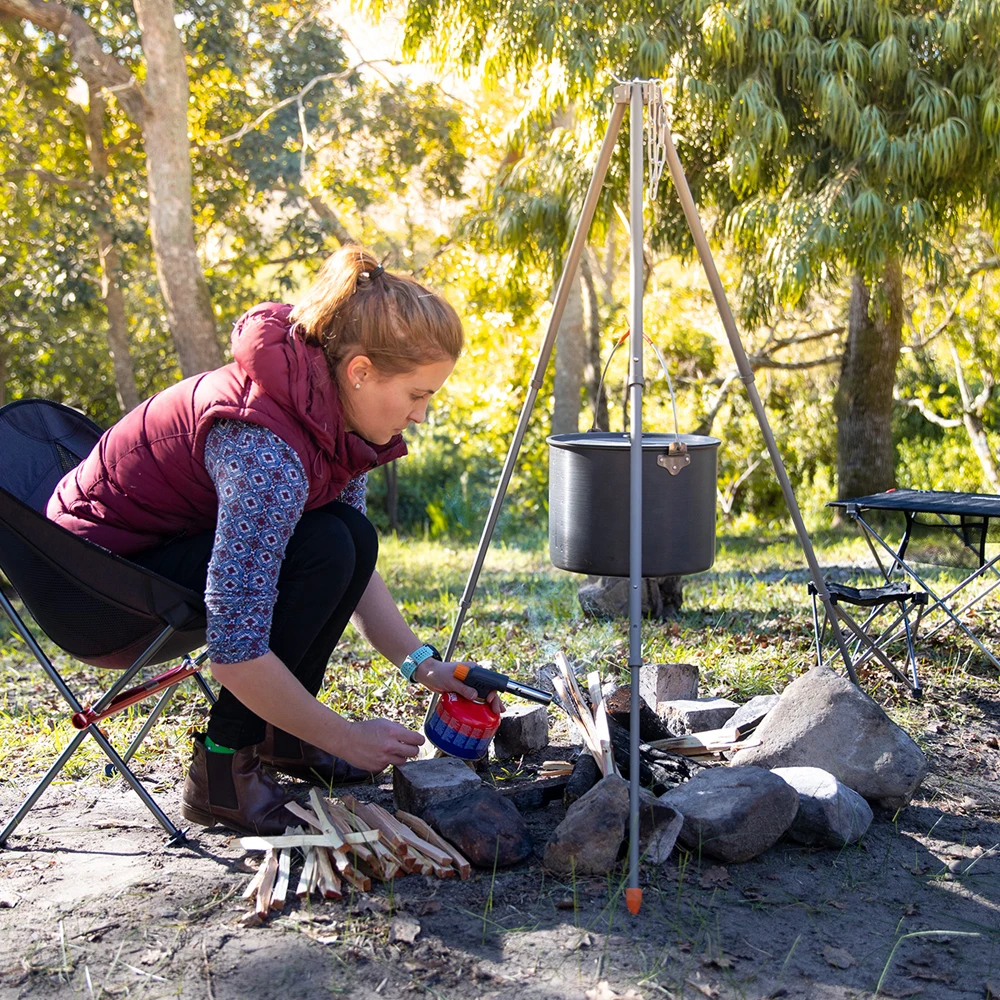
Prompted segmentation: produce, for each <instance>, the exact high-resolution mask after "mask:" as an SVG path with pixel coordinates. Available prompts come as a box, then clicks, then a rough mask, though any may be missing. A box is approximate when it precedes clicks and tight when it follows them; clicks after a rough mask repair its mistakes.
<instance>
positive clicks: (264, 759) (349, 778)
mask: <svg viewBox="0 0 1000 1000" xmlns="http://www.w3.org/2000/svg"><path fill="white" fill-rule="evenodd" d="M257 756H258V757H259V758H260V762H261V763H262V764H263V765H264V766H265V767H269V768H271V769H273V770H275V771H280V772H281V773H282V774H287V775H289V776H290V777H292V778H298V779H299V780H300V781H310V782H312V783H313V784H314V785H321V786H323V787H326V788H330V787H333V786H336V785H356V784H358V783H359V782H362V781H368V782H370V781H372V780H373V779H374V778H376V777H377V776H378V775H379V774H382V773H383V772H382V771H364V770H362V769H361V768H360V767H355V766H354V765H353V764H348V763H347V761H346V760H343V759H342V758H340V757H334V756H333V754H330V753H327V752H326V751H325V750H320V748H319V747H315V746H313V745H312V744H311V743H305V742H303V741H302V740H300V739H299V738H298V737H297V736H292V734H291V733H286V732H285V731H284V730H283V729H275V728H274V726H272V725H270V723H269V724H268V727H267V733H266V734H265V736H264V742H263V743H258V744H257Z"/></svg>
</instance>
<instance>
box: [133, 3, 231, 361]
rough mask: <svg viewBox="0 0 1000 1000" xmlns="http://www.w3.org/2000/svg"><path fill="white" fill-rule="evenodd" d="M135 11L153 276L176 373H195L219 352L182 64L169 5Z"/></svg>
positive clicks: (143, 6)
mask: <svg viewBox="0 0 1000 1000" xmlns="http://www.w3.org/2000/svg"><path fill="white" fill-rule="evenodd" d="M135 13H136V17H137V18H138V20H139V29H140V31H141V32H142V48H143V54H144V55H145V60H146V85H145V94H146V99H147V101H148V103H149V112H148V114H147V115H146V119H145V121H144V123H143V139H144V145H145V148H146V179H147V182H148V188H149V224H150V232H151V235H152V238H153V252H154V253H155V255H156V272H157V278H158V279H159V284H160V291H161V292H162V294H163V299H164V302H165V303H166V307H167V322H168V323H169V325H170V332H171V333H172V334H173V339H174V346H175V348H176V349H177V358H178V360H179V361H180V366H181V372H182V373H183V374H184V375H185V376H187V375H195V374H197V373H198V372H203V371H207V370H209V369H211V368H217V367H218V366H219V365H221V364H222V350H221V348H220V346H219V342H218V339H217V337H216V328H215V316H214V314H213V312H212V302H211V299H210V298H209V294H208V286H207V285H206V284H205V276H204V274H203V273H202V269H201V262H200V261H199V260H198V252H197V249H196V247H195V241H194V225H193V221H192V211H191V151H190V145H189V142H188V121H187V108H188V99H189V96H190V94H189V88H188V77H187V64H186V63H185V59H184V47H183V45H182V44H181V38H180V35H179V33H178V31H177V26H176V25H175V24H174V5H173V2H172V0H135Z"/></svg>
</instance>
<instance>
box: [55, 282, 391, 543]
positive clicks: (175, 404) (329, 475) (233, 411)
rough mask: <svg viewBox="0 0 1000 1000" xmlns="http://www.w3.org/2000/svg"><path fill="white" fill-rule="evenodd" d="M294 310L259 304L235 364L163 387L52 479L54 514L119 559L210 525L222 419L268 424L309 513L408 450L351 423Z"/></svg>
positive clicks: (238, 333)
mask: <svg viewBox="0 0 1000 1000" xmlns="http://www.w3.org/2000/svg"><path fill="white" fill-rule="evenodd" d="M291 311H292V307H291V306H289V305H280V304H278V303H273V302H268V303H264V304H263V305H259V306H255V307H254V308H253V309H251V310H250V311H249V312H248V313H246V314H245V315H244V316H243V317H242V318H241V319H240V320H239V321H238V322H237V324H236V326H235V328H234V330H233V338H232V348H233V358H234V359H235V360H234V361H233V363H232V364H229V365H226V366H225V367H223V368H217V369H216V370H215V371H211V372H206V373H205V374H203V375H195V376H193V377H191V378H187V379H184V381H183V382H178V383H177V384H176V385H173V386H171V387H170V388H169V389H165V390H164V391H163V392H159V393H157V394H156V395H155V396H153V397H152V398H151V399H147V400H146V402H145V403H143V404H142V405H141V406H138V407H136V408H135V409H134V410H133V411H132V412H131V413H129V414H127V415H126V416H125V417H123V418H122V419H121V420H120V421H118V423H117V424H115V425H114V427H112V428H111V429H110V430H108V431H106V432H105V433H104V435H103V436H102V437H101V439H100V440H99V441H98V442H97V444H96V445H95V447H94V450H93V451H92V452H91V453H90V455H89V456H88V457H87V458H86V459H84V461H83V462H82V463H81V464H80V465H78V466H77V467H76V468H75V469H73V470H72V471H71V472H68V473H67V474H66V475H65V476H64V477H63V479H62V481H61V482H60V483H59V485H58V486H57V487H56V489H55V492H54V493H53V495H52V498H51V499H50V500H49V503H48V508H47V511H46V513H47V514H48V516H49V517H50V518H51V519H52V520H53V521H55V522H56V523H57V524H61V525H62V526H63V527H64V528H68V529H69V530H70V531H72V532H74V533H75V534H78V535H82V536H83V537H85V538H87V539H89V540H90V541H92V542H96V543H97V544H98V545H103V546H104V547H105V548H108V549H111V551H112V552H116V553H118V554H119V555H124V556H127V555H130V554H131V553H134V552H141V551H142V550H143V549H148V548H152V547H153V546H156V545H160V544H162V543H164V542H166V541H169V540H170V539H172V538H176V537H178V536H179V535H182V534H193V533H195V532H199V531H207V530H210V529H213V528H214V527H215V521H216V514H217V505H218V500H217V497H216V494H215V486H214V485H213V483H212V480H211V479H210V478H209V475H208V472H207V471H206V470H205V461H204V451H205V436H206V435H207V434H208V430H209V428H210V427H211V425H212V421H214V420H217V419H220V418H231V419H237V420H246V421H249V422H250V423H255V424H262V425H263V426H264V427H267V428H268V429H269V430H271V431H273V432H274V433H275V434H277V435H278V436H279V437H280V438H282V439H283V440H284V441H285V442H287V443H288V444H289V445H290V446H291V447H292V448H294V449H295V452H296V454H297V455H298V456H299V459H300V460H301V462H302V465H303V467H304V468H305V471H306V475H307V476H308V479H309V498H308V500H307V501H306V510H312V509H313V508H315V507H320V506H322V505H323V504H325V503H329V502H330V501H331V500H335V499H336V498H337V497H338V496H339V495H340V493H341V491H342V490H343V488H344V487H345V486H346V485H347V482H348V481H349V480H350V479H351V478H353V477H354V476H356V475H358V474H359V473H361V472H367V471H368V470H369V469H372V468H375V466H377V465H383V464H384V463H386V462H390V461H392V459H394V458H399V457H400V456H401V455H405V454H406V445H405V444H404V443H403V439H402V438H401V437H399V436H396V437H394V438H393V439H392V440H391V441H390V442H389V443H388V444H386V445H381V446H375V445H372V444H370V443H369V442H368V441H365V440H364V439H363V438H360V437H358V435H356V434H352V433H348V432H346V431H345V430H344V421H343V411H342V410H341V407H340V403H339V401H338V399H337V388H336V384H335V383H334V381H333V380H332V379H331V378H330V374H329V370H328V368H327V366H326V359H325V358H324V356H323V352H322V350H320V349H319V348H318V347H309V346H307V345H306V344H304V343H303V342H302V341H301V340H300V339H299V338H298V337H297V336H296V335H295V334H294V333H293V331H292V328H291V324H290V322H289V314H290V313H291Z"/></svg>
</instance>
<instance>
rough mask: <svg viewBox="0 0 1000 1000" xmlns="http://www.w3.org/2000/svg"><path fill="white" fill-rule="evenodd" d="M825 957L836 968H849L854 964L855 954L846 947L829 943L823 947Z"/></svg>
mask: <svg viewBox="0 0 1000 1000" xmlns="http://www.w3.org/2000/svg"><path fill="white" fill-rule="evenodd" d="M823 957H824V958H825V959H826V961H827V964H829V965H832V966H833V967H834V968H835V969H849V968H850V967H851V966H852V965H854V956H853V955H852V954H851V953H850V952H849V951H848V950H847V949H846V948H834V947H833V945H829V944H828V945H827V946H826V947H825V948H824V949H823Z"/></svg>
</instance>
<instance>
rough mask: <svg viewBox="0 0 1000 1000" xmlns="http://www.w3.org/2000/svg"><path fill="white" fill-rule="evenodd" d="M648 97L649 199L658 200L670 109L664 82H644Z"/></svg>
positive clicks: (647, 150) (665, 155) (664, 159)
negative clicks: (665, 98) (664, 90)
mask: <svg viewBox="0 0 1000 1000" xmlns="http://www.w3.org/2000/svg"><path fill="white" fill-rule="evenodd" d="M643 87H644V90H645V97H646V156H647V158H648V159H649V200H650V201H656V191H657V189H658V188H659V186H660V177H661V176H662V174H663V167H664V164H665V163H666V162H667V134H668V127H669V118H670V114H669V109H668V106H667V104H666V103H665V102H664V100H663V84H662V82H661V81H659V80H650V81H649V82H648V83H645V84H643Z"/></svg>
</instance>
